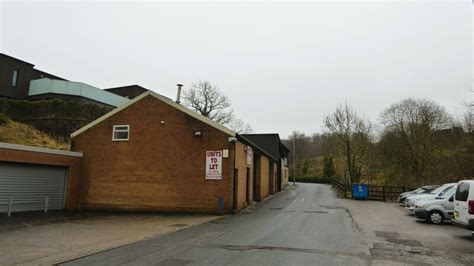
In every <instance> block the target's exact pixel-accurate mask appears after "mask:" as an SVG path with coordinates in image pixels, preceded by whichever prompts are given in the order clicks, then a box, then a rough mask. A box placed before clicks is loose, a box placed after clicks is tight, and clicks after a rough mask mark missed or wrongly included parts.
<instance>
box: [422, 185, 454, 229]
mask: <svg viewBox="0 0 474 266" xmlns="http://www.w3.org/2000/svg"><path fill="white" fill-rule="evenodd" d="M455 193H456V186H454V187H452V188H450V189H449V190H447V191H446V193H444V194H443V195H441V196H438V197H436V198H434V199H425V200H420V201H418V202H416V203H415V210H414V213H415V217H416V218H418V219H422V220H427V221H428V222H430V223H433V224H441V223H442V222H443V221H445V220H451V218H452V217H453V214H454V194H455Z"/></svg>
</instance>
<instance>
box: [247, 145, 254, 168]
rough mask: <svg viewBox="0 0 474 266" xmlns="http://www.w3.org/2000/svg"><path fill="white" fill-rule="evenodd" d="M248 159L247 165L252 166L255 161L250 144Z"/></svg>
mask: <svg viewBox="0 0 474 266" xmlns="http://www.w3.org/2000/svg"><path fill="white" fill-rule="evenodd" d="M246 161H247V166H251V165H252V162H253V151H252V148H250V146H247V152H246Z"/></svg>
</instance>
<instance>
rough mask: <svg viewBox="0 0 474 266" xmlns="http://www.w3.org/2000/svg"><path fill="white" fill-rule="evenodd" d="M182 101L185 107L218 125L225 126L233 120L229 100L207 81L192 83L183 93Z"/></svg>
mask: <svg viewBox="0 0 474 266" xmlns="http://www.w3.org/2000/svg"><path fill="white" fill-rule="evenodd" d="M183 100H184V104H185V105H186V106H188V107H189V108H191V109H193V110H194V111H196V112H198V113H200V114H201V115H203V116H205V117H209V118H210V119H212V120H214V121H216V122H217V123H219V124H223V125H225V124H227V123H229V122H230V121H231V120H232V118H233V113H234V112H233V110H232V109H231V108H230V101H229V99H228V98H227V96H225V95H224V94H223V93H222V92H221V91H220V90H219V88H217V87H216V86H215V85H213V84H212V83H210V82H209V81H199V82H197V83H193V85H192V88H191V89H190V90H187V91H184V92H183Z"/></svg>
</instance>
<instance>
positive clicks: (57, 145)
mask: <svg viewBox="0 0 474 266" xmlns="http://www.w3.org/2000/svg"><path fill="white" fill-rule="evenodd" d="M0 115H1V114H0ZM0 142H6V143H12V144H23V145H30V146H36V147H43V148H51V149H60V150H69V144H67V143H66V142H62V141H59V140H56V139H54V138H52V137H50V136H49V135H47V134H46V133H44V132H41V131H39V130H37V129H35V128H34V127H32V126H30V125H26V124H22V123H18V122H15V121H12V120H9V119H6V118H5V117H2V118H1V119H0Z"/></svg>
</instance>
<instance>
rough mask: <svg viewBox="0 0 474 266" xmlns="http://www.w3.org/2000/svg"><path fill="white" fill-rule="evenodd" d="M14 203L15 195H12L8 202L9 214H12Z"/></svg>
mask: <svg viewBox="0 0 474 266" xmlns="http://www.w3.org/2000/svg"><path fill="white" fill-rule="evenodd" d="M12 205H13V197H12V196H10V201H9V202H8V216H10V215H12Z"/></svg>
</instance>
